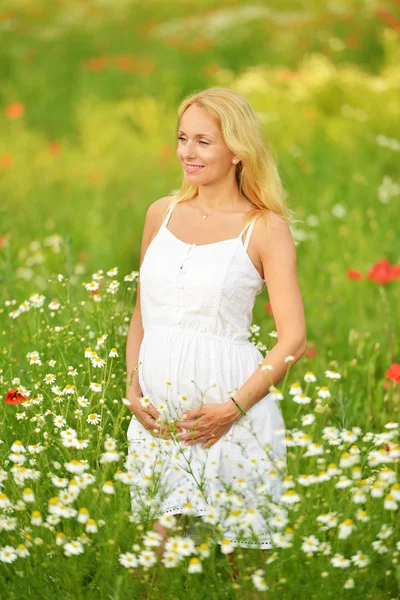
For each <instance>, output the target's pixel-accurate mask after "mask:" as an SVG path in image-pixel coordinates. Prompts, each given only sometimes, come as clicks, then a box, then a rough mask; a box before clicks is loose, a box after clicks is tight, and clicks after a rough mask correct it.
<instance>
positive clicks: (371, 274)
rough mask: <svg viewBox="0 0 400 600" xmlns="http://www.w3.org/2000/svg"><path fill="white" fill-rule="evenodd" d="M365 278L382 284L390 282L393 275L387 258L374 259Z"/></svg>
mask: <svg viewBox="0 0 400 600" xmlns="http://www.w3.org/2000/svg"><path fill="white" fill-rule="evenodd" d="M367 278H368V279H369V280H370V281H375V282H376V283H380V284H382V285H384V284H386V283H389V282H391V281H392V280H393V279H394V277H393V272H392V267H391V264H390V261H389V259H387V258H382V259H381V260H378V261H376V263H375V264H373V265H372V267H371V268H370V269H369V271H368V273H367Z"/></svg>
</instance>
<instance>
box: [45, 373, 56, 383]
mask: <svg viewBox="0 0 400 600" xmlns="http://www.w3.org/2000/svg"><path fill="white" fill-rule="evenodd" d="M55 380H56V376H55V375H53V373H47V374H46V375H45V376H44V377H43V381H44V382H45V383H46V384H47V385H49V383H54V382H55Z"/></svg>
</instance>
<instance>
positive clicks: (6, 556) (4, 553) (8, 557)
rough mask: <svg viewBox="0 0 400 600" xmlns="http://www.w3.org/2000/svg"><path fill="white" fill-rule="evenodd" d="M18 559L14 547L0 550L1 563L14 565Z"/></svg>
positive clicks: (5, 547) (4, 547)
mask: <svg viewBox="0 0 400 600" xmlns="http://www.w3.org/2000/svg"><path fill="white" fill-rule="evenodd" d="M17 558H18V554H17V553H16V551H15V548H13V547H12V546H3V547H2V548H0V562H3V563H13V562H14V560H16V559H17Z"/></svg>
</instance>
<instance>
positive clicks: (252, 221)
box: [239, 215, 257, 251]
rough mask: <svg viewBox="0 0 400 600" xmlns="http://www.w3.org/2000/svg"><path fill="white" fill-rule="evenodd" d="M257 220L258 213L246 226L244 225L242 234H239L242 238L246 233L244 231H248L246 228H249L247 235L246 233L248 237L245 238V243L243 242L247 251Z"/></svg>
mask: <svg viewBox="0 0 400 600" xmlns="http://www.w3.org/2000/svg"><path fill="white" fill-rule="evenodd" d="M256 221H257V215H256V216H255V217H253V219H252V220H251V221H250V223H247V225H245V226H244V227H243V229H242V231H241V232H240V234H239V238H240V239H241V238H242V235H243V234H244V232H245V231H246V229H247V228H248V231H247V235H246V238H245V240H244V243H243V246H244V249H245V250H246V251H247V247H248V245H249V241H250V236H251V233H252V231H253V227H254V223H255V222H256Z"/></svg>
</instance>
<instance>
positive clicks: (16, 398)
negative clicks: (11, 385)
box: [4, 389, 28, 404]
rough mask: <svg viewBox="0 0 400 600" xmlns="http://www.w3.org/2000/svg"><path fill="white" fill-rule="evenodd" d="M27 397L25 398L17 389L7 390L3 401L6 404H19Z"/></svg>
mask: <svg viewBox="0 0 400 600" xmlns="http://www.w3.org/2000/svg"><path fill="white" fill-rule="evenodd" d="M27 399H28V398H25V396H23V395H22V394H21V393H20V392H18V391H17V390H14V389H12V390H8V392H7V395H6V397H5V398H4V402H6V403H7V404H21V403H22V402H26V400H27Z"/></svg>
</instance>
